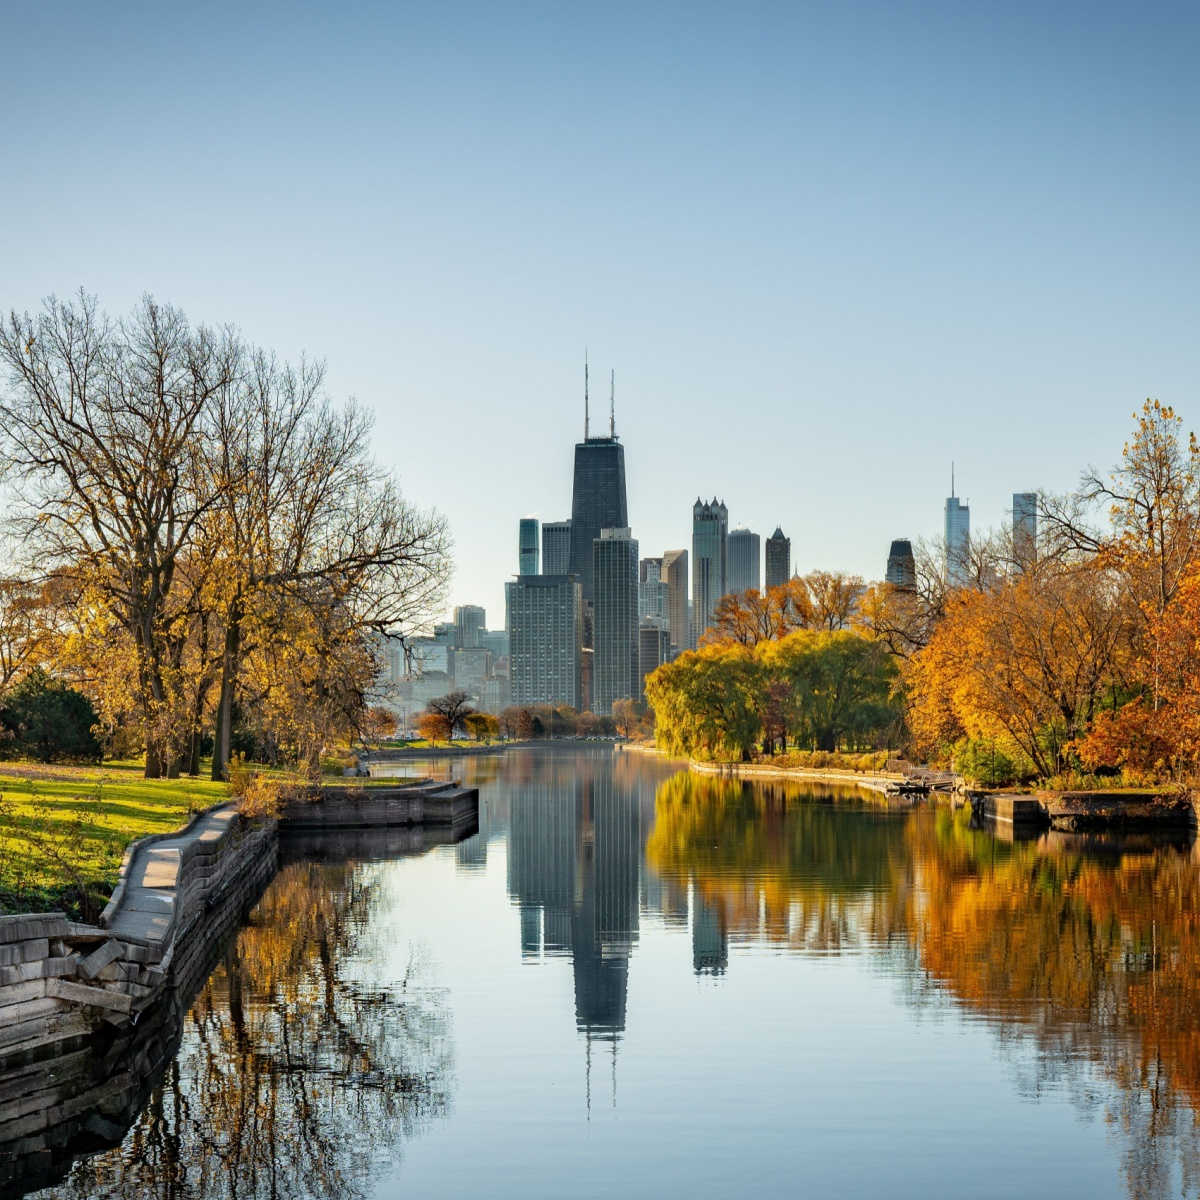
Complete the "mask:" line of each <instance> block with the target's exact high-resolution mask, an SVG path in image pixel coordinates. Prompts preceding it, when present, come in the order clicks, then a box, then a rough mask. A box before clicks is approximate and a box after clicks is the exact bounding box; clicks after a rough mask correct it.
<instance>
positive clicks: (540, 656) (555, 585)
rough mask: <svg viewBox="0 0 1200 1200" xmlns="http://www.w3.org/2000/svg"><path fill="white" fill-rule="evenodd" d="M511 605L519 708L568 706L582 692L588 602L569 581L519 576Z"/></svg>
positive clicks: (509, 592)
mask: <svg viewBox="0 0 1200 1200" xmlns="http://www.w3.org/2000/svg"><path fill="white" fill-rule="evenodd" d="M504 589H505V593H506V596H507V599H508V619H509V626H510V628H509V675H510V679H511V685H512V702H513V703H514V704H569V705H570V706H571V707H572V708H578V707H579V706H580V703H581V689H582V669H583V666H582V647H583V601H582V597H581V595H580V588H579V582H578V580H575V579H572V578H571V577H570V576H568V575H518V576H517V578H516V579H514V580H512V581H511V582H509V583H506V584H505V585H504Z"/></svg>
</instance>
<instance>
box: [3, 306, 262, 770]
mask: <svg viewBox="0 0 1200 1200" xmlns="http://www.w3.org/2000/svg"><path fill="white" fill-rule="evenodd" d="M241 353H242V349H241V345H240V343H239V341H238V339H237V338H236V337H235V336H234V335H233V334H232V333H231V332H230V331H228V330H225V331H213V330H209V329H206V328H203V327H201V328H198V329H193V328H192V327H191V326H189V324H188V322H187V320H186V319H185V317H184V316H183V314H182V313H181V312H179V311H178V310H177V309H173V308H169V307H166V306H163V305H159V304H157V303H156V302H155V301H154V300H152V299H150V298H149V297H147V298H146V299H144V300H143V301H142V302H141V304H140V305H139V306H138V307H137V309H135V311H134V312H133V314H132V315H131V316H130V317H128V318H126V319H125V320H122V321H118V322H111V321H109V320H108V319H107V318H105V317H103V316H102V315H101V314H100V313H99V312H98V311H97V307H96V302H95V299H94V298H92V297H89V296H86V295H81V296H80V297H79V299H78V300H77V301H76V302H75V303H74V304H71V303H66V304H64V303H60V302H59V301H57V300H53V299H52V300H49V301H47V303H46V305H45V307H44V309H43V311H42V312H41V313H40V314H39V315H38V316H37V317H33V316H30V315H29V314H25V315H23V316H19V315H18V314H17V313H15V312H13V313H11V314H10V315H9V318H8V320H7V321H6V322H4V323H3V325H0V361H3V362H4V363H5V364H6V366H7V367H8V371H9V380H10V387H9V389H8V391H7V393H6V394H5V395H4V396H3V397H0V426H2V427H3V428H2V429H0V455H2V460H3V463H4V465H5V466H7V467H8V469H9V471H10V472H11V476H12V478H13V479H14V480H15V481H16V483H17V485H18V494H19V498H20V501H21V503H22V505H23V508H22V511H21V512H20V513H19V514H18V519H17V526H18V530H19V532H20V533H21V534H22V535H23V537H24V539H25V541H26V544H27V545H28V547H29V548H30V550H31V552H32V553H33V554H34V555H35V556H36V558H37V559H38V561H39V562H40V563H42V564H45V565H48V566H50V567H54V568H58V569H60V570H62V571H65V572H69V573H70V574H72V575H74V576H75V577H76V578H77V580H78V581H79V583H80V585H81V586H88V587H91V588H93V589H95V590H96V593H97V594H98V595H99V596H100V597H101V598H102V599H103V601H104V602H105V603H106V604H107V605H108V606H109V607H110V608H111V611H112V612H113V614H114V616H115V617H116V619H117V620H118V621H119V622H120V624H121V626H122V628H123V629H124V630H125V631H126V632H127V633H128V635H129V637H130V638H131V640H132V643H133V646H134V652H135V657H136V666H137V678H136V687H137V690H138V702H139V708H140V710H141V712H142V714H143V718H144V721H145V727H146V775H147V777H151V778H153V777H156V776H159V775H171V774H176V773H178V771H179V769H180V766H181V762H182V749H181V747H182V741H183V731H182V730H181V725H185V724H186V723H187V712H186V708H187V705H186V693H185V689H184V688H183V687H181V681H180V671H181V659H182V648H183V643H184V640H185V638H186V631H187V623H188V619H189V616H190V614H189V613H188V612H187V611H186V610H184V609H183V608H181V607H180V605H179V604H178V603H177V582H178V580H177V575H178V571H179V567H180V564H181V562H182V560H183V559H184V558H186V556H187V555H188V553H189V552H190V551H191V550H192V548H193V547H194V545H195V543H196V538H197V533H198V529H199V525H200V522H201V521H202V519H203V518H204V516H205V515H206V514H207V513H208V512H209V511H210V509H211V508H212V506H213V505H214V503H215V501H216V496H215V495H214V494H213V493H212V491H211V490H209V488H208V486H207V483H208V480H207V478H206V475H205V472H204V471H203V470H202V466H201V458H202V450H201V448H202V446H203V444H204V442H205V440H206V438H207V437H208V436H209V435H210V434H211V425H210V418H211V410H212V402H213V399H214V397H216V396H217V395H218V394H219V393H221V392H224V391H226V390H228V389H230V388H232V387H233V386H234V383H235V381H236V379H237V376H238V372H239V370H240V366H241Z"/></svg>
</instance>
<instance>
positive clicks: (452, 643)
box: [433, 621, 462, 650]
mask: <svg viewBox="0 0 1200 1200" xmlns="http://www.w3.org/2000/svg"><path fill="white" fill-rule="evenodd" d="M461 634H462V631H461V630H460V629H459V627H458V626H457V625H456V624H455V623H454V622H453V621H443V622H442V623H441V624H440V625H435V626H434V627H433V640H434V641H435V642H441V643H442V645H443V646H446V647H447V648H448V649H450V650H453V649H454V648H455V647H456V646H461V645H462V640H461Z"/></svg>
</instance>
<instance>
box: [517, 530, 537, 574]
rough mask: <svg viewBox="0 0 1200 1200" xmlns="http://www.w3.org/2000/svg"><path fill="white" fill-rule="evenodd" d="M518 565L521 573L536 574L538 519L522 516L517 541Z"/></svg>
mask: <svg viewBox="0 0 1200 1200" xmlns="http://www.w3.org/2000/svg"><path fill="white" fill-rule="evenodd" d="M517 548H518V555H519V566H520V572H521V574H522V575H538V574H540V573H541V572H540V571H539V569H538V557H539V555H538V519H537V517H522V518H521V527H520V534H519V536H518V542H517Z"/></svg>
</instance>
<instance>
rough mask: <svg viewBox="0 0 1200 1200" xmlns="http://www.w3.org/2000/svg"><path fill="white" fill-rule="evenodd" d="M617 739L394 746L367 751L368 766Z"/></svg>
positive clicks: (616, 742)
mask: <svg viewBox="0 0 1200 1200" xmlns="http://www.w3.org/2000/svg"><path fill="white" fill-rule="evenodd" d="M620 744H621V743H620V739H618V738H577V737H561V738H527V739H525V740H522V741H517V740H513V741H508V742H464V743H462V744H461V745H456V744H455V743H453V742H451V743H448V744H435V745H426V746H397V747H394V748H392V747H388V748H383V749H379V750H368V751H367V754H366V760H367V764H368V766H370V765H373V764H375V763H387V762H404V761H405V760H406V759H413V758H418V759H424V758H472V757H475V756H477V755H487V754H507V753H508V751H509V750H554V749H571V750H575V749H578V748H579V747H580V746H597V745H604V746H613V745H620Z"/></svg>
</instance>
